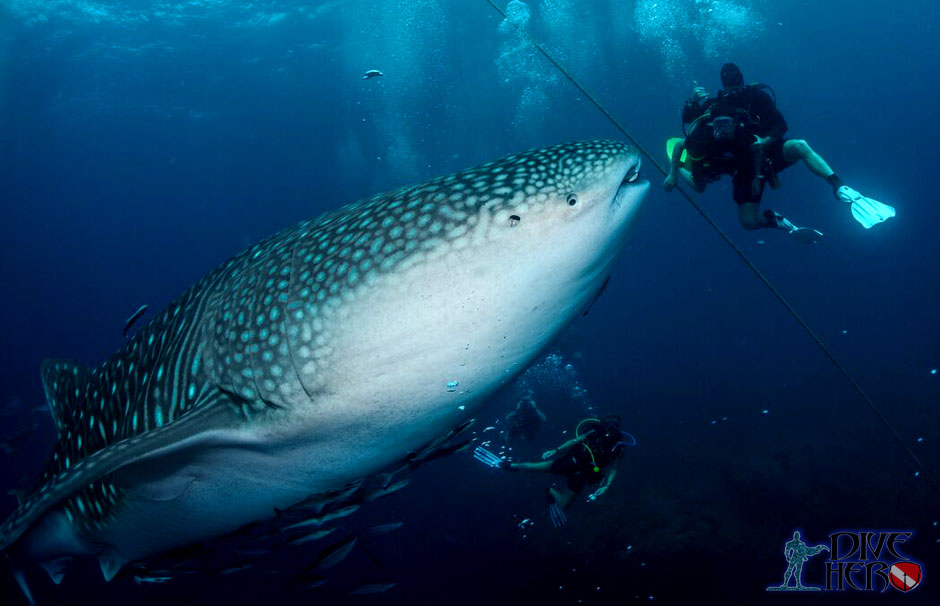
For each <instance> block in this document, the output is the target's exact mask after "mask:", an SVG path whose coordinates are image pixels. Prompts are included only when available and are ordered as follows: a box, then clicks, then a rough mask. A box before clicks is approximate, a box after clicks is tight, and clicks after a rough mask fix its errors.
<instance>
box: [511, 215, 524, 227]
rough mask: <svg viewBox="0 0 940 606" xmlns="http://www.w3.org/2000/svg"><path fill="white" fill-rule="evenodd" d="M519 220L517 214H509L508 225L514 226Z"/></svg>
mask: <svg viewBox="0 0 940 606" xmlns="http://www.w3.org/2000/svg"><path fill="white" fill-rule="evenodd" d="M521 220H522V219H520V218H519V215H509V227H515V226H516V225H517V224H518V223H519V221H521Z"/></svg>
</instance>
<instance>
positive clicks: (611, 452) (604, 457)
mask: <svg viewBox="0 0 940 606" xmlns="http://www.w3.org/2000/svg"><path fill="white" fill-rule="evenodd" d="M623 450H624V445H623V442H621V441H620V437H619V433H618V434H617V436H616V437H615V436H613V435H611V434H605V433H604V432H602V431H599V430H598V429H592V430H591V432H590V433H589V434H588V435H587V436H585V439H584V441H583V442H582V443H578V444H575V445H573V446H571V447H570V448H569V449H568V452H565V453H564V454H562V456H560V457H558V458H557V459H555V460H554V461H553V462H552V466H551V468H550V469H549V471H551V472H552V473H557V474H560V475H563V476H565V477H567V478H568V489H569V490H571V491H572V492H579V491H581V490H582V489H583V488H584V487H585V486H594V485H595V484H598V483H599V482H600V481H601V480H602V479H604V468H606V467H607V466H608V465H610V464H612V463H615V462H616V461H617V459H619V458H620V457H621V455H623ZM592 455H593V456H592ZM595 469H596V471H595Z"/></svg>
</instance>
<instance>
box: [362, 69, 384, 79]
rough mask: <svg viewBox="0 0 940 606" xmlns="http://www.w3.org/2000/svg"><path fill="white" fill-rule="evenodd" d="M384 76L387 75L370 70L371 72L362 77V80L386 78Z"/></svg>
mask: <svg viewBox="0 0 940 606" xmlns="http://www.w3.org/2000/svg"><path fill="white" fill-rule="evenodd" d="M384 75H385V74H383V73H382V72H380V71H379V70H377V69H370V70H369V71H367V72H366V73H365V75H364V76H362V79H363V80H369V79H372V78H378V77H379V76H384Z"/></svg>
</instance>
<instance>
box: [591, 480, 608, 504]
mask: <svg viewBox="0 0 940 606" xmlns="http://www.w3.org/2000/svg"><path fill="white" fill-rule="evenodd" d="M608 488H610V486H608V485H606V484H602V485H601V486H599V487H598V488H597V490H595V491H594V492H592V493H591V494H589V495H588V501H596V500H597V497H601V496H604V494H606V493H607V489H608Z"/></svg>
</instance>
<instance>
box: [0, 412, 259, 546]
mask: <svg viewBox="0 0 940 606" xmlns="http://www.w3.org/2000/svg"><path fill="white" fill-rule="evenodd" d="M228 404H229V400H228V398H227V396H225V395H224V394H221V395H218V396H216V398H215V401H213V402H207V403H206V404H205V405H204V406H202V407H199V408H195V409H193V410H191V411H190V412H189V413H187V414H185V415H183V416H181V417H179V418H178V419H176V420H175V421H173V422H172V423H169V424H167V425H164V426H163V427H161V428H159V429H154V430H151V431H148V432H147V433H142V434H139V435H136V436H133V437H130V438H127V439H126V440H122V441H120V442H116V443H114V444H111V445H110V446H106V447H105V448H103V449H101V450H99V451H97V452H95V453H93V454H92V455H90V456H88V457H86V458H85V459H82V460H80V461H78V462H77V463H75V464H74V465H72V467H71V468H70V469H68V470H67V471H64V472H62V473H60V474H58V475H56V476H53V477H52V478H51V479H50V480H49V481H48V482H46V483H45V484H44V485H42V486H41V487H40V488H39V489H38V490H36V491H35V492H33V493H32V494H31V495H30V496H29V497H28V498H27V499H26V500H25V501H23V503H22V504H20V506H19V507H18V508H17V509H16V511H14V512H13V514H12V515H11V516H10V517H9V518H7V520H6V521H5V522H4V523H3V526H2V527H0V550H4V549H6V548H7V547H9V546H10V545H12V544H13V543H14V542H15V541H16V540H17V539H18V538H19V537H20V536H22V535H23V533H25V532H26V531H27V530H28V529H29V528H30V527H31V526H32V525H33V524H34V523H36V522H37V521H38V520H39V519H40V518H41V517H42V516H43V515H44V514H45V513H46V512H48V511H49V510H50V509H51V508H53V507H54V506H55V505H56V504H58V503H60V502H61V501H63V500H64V499H67V498H68V497H70V496H71V495H73V494H74V493H76V492H78V491H79V490H81V489H82V488H84V487H85V486H88V485H89V484H91V483H92V482H95V481H96V480H100V479H101V478H103V477H104V476H106V475H108V474H111V473H114V472H115V471H118V470H120V469H123V468H126V467H128V466H130V465H133V464H137V463H142V462H146V461H153V460H156V459H159V458H161V457H166V456H168V455H172V454H179V453H183V452H186V451H189V450H190V449H193V448H206V447H209V446H216V445H218V446H221V445H228V444H235V443H238V442H239V438H238V437H236V435H235V432H234V431H231V430H232V429H233V428H234V427H235V426H236V424H237V423H238V422H239V421H238V420H237V415H236V413H235V411H234V409H233V407H231V406H229V405H228ZM227 430H228V431H227ZM242 441H244V440H243V439H242Z"/></svg>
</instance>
